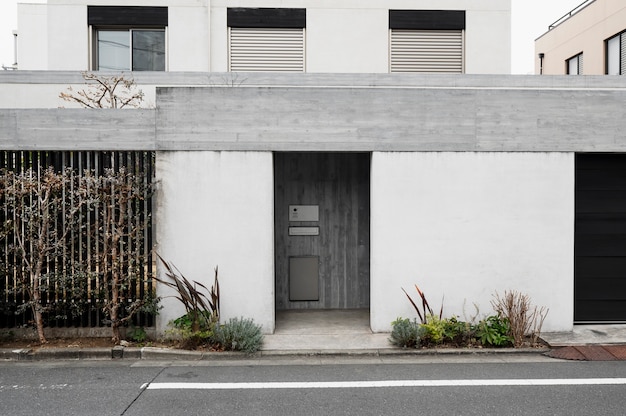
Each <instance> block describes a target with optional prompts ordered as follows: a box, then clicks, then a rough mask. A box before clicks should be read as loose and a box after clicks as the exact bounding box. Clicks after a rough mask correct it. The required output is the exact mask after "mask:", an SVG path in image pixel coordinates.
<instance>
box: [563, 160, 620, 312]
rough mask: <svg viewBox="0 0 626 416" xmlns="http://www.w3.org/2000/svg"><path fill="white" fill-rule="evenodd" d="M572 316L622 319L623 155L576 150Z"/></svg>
mask: <svg viewBox="0 0 626 416" xmlns="http://www.w3.org/2000/svg"><path fill="white" fill-rule="evenodd" d="M574 251H575V278H574V282H575V283H574V297H575V303H574V321H576V322H579V323H580V322H616V321H623V322H626V155H623V154H579V155H576V234H575V249H574Z"/></svg>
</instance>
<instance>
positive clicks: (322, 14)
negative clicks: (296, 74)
mask: <svg viewBox="0 0 626 416" xmlns="http://www.w3.org/2000/svg"><path fill="white" fill-rule="evenodd" d="M388 32H389V25H388V11H387V10H386V9H360V10H359V9H357V10H354V9H330V8H329V9H321V8H310V9H307V43H306V56H307V72H339V73H355V72H357V73H358V72H360V73H371V72H374V73H384V72H388V66H389V64H388V62H389V52H388V48H389V34H388Z"/></svg>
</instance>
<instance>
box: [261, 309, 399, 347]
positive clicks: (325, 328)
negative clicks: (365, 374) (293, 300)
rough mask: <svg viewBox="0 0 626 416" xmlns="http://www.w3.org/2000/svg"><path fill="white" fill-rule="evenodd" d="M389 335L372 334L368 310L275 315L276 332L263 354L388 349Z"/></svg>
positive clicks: (298, 311)
mask: <svg viewBox="0 0 626 416" xmlns="http://www.w3.org/2000/svg"><path fill="white" fill-rule="evenodd" d="M388 338H389V334H386V333H383V334H374V333H372V331H371V329H370V314H369V310H368V309H337V310H289V311H277V312H276V330H275V332H274V334H272V335H266V336H265V339H264V342H263V350H282V351H294V350H301V351H304V350H310V351H312V352H314V351H348V352H349V351H350V350H380V349H391V348H393V346H392V345H391V344H390V343H389V341H388Z"/></svg>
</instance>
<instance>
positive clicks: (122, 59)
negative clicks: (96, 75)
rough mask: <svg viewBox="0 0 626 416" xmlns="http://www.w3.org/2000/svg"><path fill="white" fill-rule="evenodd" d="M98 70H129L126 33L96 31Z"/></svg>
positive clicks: (121, 31) (128, 50) (120, 31)
mask: <svg viewBox="0 0 626 416" xmlns="http://www.w3.org/2000/svg"><path fill="white" fill-rule="evenodd" d="M98 70H99V71H106V70H111V71H124V70H130V36H129V34H128V31H126V30H99V31H98Z"/></svg>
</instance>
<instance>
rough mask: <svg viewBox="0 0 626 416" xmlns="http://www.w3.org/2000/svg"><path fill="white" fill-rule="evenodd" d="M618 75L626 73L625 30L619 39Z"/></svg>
mask: <svg viewBox="0 0 626 416" xmlns="http://www.w3.org/2000/svg"><path fill="white" fill-rule="evenodd" d="M620 55H621V59H620V62H621V63H620V67H621V68H620V75H626V32H624V33H622V35H621V39H620Z"/></svg>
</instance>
